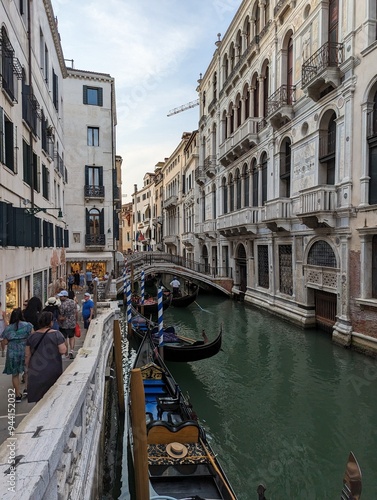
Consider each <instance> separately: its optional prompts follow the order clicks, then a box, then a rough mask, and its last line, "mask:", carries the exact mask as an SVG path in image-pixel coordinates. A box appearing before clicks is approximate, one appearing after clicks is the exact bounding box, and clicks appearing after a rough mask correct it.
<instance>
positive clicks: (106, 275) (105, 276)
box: [103, 271, 109, 280]
mask: <svg viewBox="0 0 377 500" xmlns="http://www.w3.org/2000/svg"><path fill="white" fill-rule="evenodd" d="M103 279H104V280H108V279H109V273H108V272H107V271H106V272H105V275H104V277H103Z"/></svg>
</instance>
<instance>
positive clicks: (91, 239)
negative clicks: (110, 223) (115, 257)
mask: <svg viewBox="0 0 377 500" xmlns="http://www.w3.org/2000/svg"><path fill="white" fill-rule="evenodd" d="M105 244H106V237H105V235H104V234H86V235H85V246H87V247H91V246H93V247H99V246H101V247H102V246H105Z"/></svg>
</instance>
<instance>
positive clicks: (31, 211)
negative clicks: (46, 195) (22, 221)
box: [25, 207, 63, 219]
mask: <svg viewBox="0 0 377 500" xmlns="http://www.w3.org/2000/svg"><path fill="white" fill-rule="evenodd" d="M47 210H59V212H58V218H59V219H62V218H63V212H62V209H61V208H51V207H46V208H41V207H32V208H25V213H26V214H28V215H35V214H37V213H38V212H44V213H46V211H47Z"/></svg>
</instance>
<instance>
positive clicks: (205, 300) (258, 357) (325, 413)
mask: <svg viewBox="0 0 377 500" xmlns="http://www.w3.org/2000/svg"><path fill="white" fill-rule="evenodd" d="M164 324H165V326H169V325H171V324H174V325H175V326H176V327H177V328H178V331H179V333H180V334H181V335H185V336H188V337H193V338H197V339H199V338H200V332H201V331H202V329H205V331H206V333H207V336H208V337H209V339H210V340H211V339H213V338H214V337H215V336H216V335H217V333H218V331H219V329H220V328H221V327H222V328H223V347H222V349H223V350H222V351H221V352H220V353H219V354H217V355H216V356H214V357H213V358H210V359H207V360H203V361H198V362H195V363H168V366H169V368H170V370H171V371H172V373H173V376H174V377H175V379H176V381H177V382H178V384H179V385H180V387H181V389H182V390H183V392H184V393H186V392H188V393H189V395H190V399H191V402H192V404H193V407H194V409H195V411H196V413H197V414H198V416H199V419H200V421H201V423H202V425H203V426H204V427H205V429H206V432H207V436H208V437H209V439H210V442H211V445H212V447H213V449H214V451H215V452H216V453H217V455H218V457H219V459H220V462H221V464H222V466H223V468H224V470H225V472H226V474H227V476H228V478H229V480H230V482H231V483H232V486H233V488H234V490H235V492H236V494H237V498H238V499H239V500H252V499H257V498H258V496H257V493H256V489H257V486H258V484H259V483H261V482H262V483H264V484H265V486H266V488H267V489H266V497H267V498H268V499H269V500H283V499H288V498H289V499H294V500H301V499H302V500H312V499H313V500H315V499H321V500H322V499H338V498H340V493H341V489H342V479H343V475H344V471H345V466H346V462H347V458H348V454H349V452H350V451H353V452H354V454H355V455H356V458H357V459H358V461H359V464H360V467H361V470H362V473H363V493H362V498H363V499H365V500H370V499H375V498H377V397H376V385H377V361H376V360H374V359H371V358H368V357H366V356H363V355H361V354H358V353H356V352H353V351H351V350H348V349H344V348H342V347H338V346H336V345H334V344H333V343H332V342H331V338H330V336H329V335H328V334H326V333H324V332H322V331H320V330H316V329H311V330H303V329H301V328H298V327H295V326H293V325H291V324H290V323H287V322H285V321H283V320H280V319H278V318H276V317H274V316H272V315H270V314H268V313H266V312H264V311H262V310H260V309H255V308H253V307H250V306H247V305H245V304H242V303H240V302H235V301H232V300H230V299H227V298H223V297H219V296H213V295H199V296H198V299H197V303H194V304H192V305H190V306H189V307H188V308H186V309H174V308H169V309H167V310H166V311H165V313H164Z"/></svg>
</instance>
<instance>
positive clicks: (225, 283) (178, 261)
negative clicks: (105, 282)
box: [116, 252, 233, 296]
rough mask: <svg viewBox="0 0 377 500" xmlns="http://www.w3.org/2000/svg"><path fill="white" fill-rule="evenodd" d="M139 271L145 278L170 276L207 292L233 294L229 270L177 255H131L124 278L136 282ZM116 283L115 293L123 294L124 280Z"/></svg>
mask: <svg viewBox="0 0 377 500" xmlns="http://www.w3.org/2000/svg"><path fill="white" fill-rule="evenodd" d="M141 271H144V272H145V275H146V276H147V275H148V274H172V275H175V276H178V277H179V278H184V279H187V280H190V281H192V282H193V283H196V284H198V285H200V286H201V287H202V288H205V289H208V290H210V289H216V290H218V291H219V292H222V293H224V294H225V295H228V296H231V295H232V293H233V292H232V289H233V279H232V277H231V276H228V274H231V272H230V271H231V269H224V268H214V267H212V268H211V267H210V266H207V265H205V264H198V263H195V262H191V261H187V260H186V259H185V258H183V257H180V256H178V255H171V254H168V253H161V252H158V253H157V252H145V253H136V254H133V255H132V256H130V257H129V258H128V261H127V275H126V277H127V279H130V280H134V281H138V280H140V278H141ZM116 283H117V285H116V287H117V293H118V294H121V293H123V290H124V278H123V277H120V278H118V279H117V280H116Z"/></svg>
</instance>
